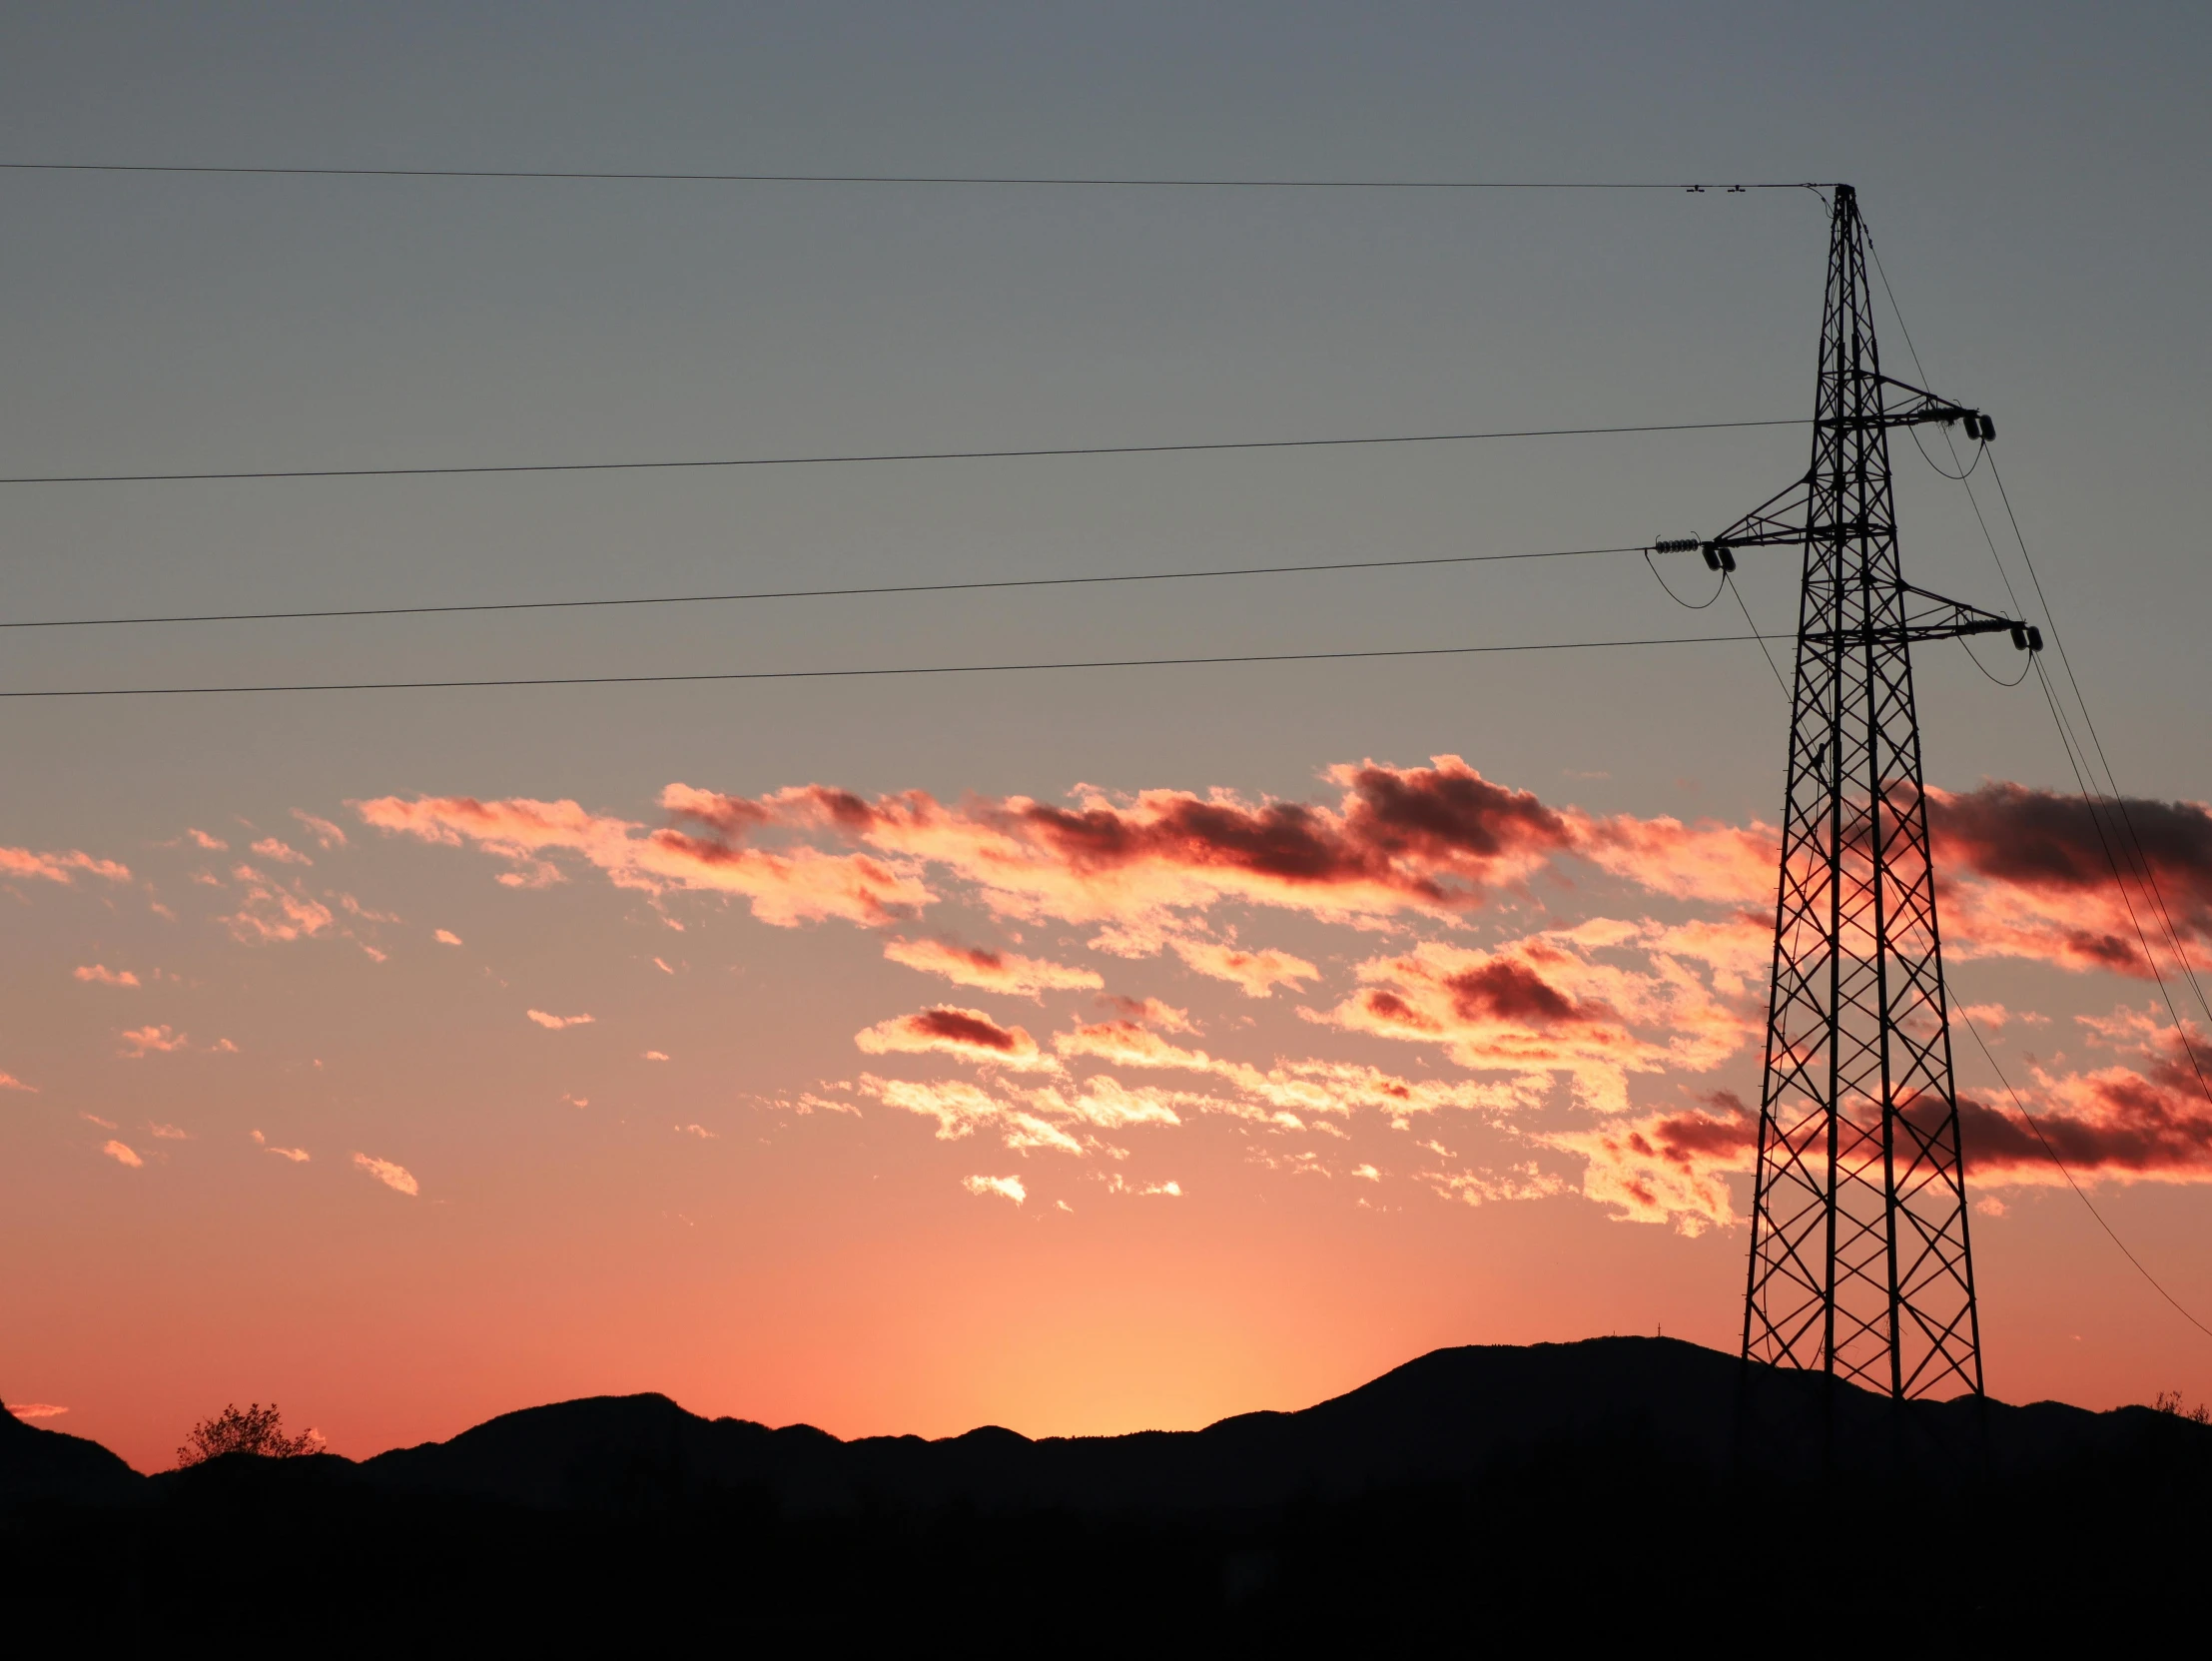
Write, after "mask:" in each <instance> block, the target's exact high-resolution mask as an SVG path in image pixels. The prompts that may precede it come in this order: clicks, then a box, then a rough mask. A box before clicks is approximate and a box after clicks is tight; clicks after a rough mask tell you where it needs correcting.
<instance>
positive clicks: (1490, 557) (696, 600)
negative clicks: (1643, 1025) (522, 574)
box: [0, 548, 1756, 628]
mask: <svg viewBox="0 0 2212 1661" xmlns="http://www.w3.org/2000/svg"><path fill="white" fill-rule="evenodd" d="M1639 551H1641V550H1640V549H1637V548H1547V549H1544V550H1543V551H1541V552H1535V553H1440V554H1430V555H1424V556H1422V557H1419V558H1410V559H1340V560H1332V561H1329V562H1327V563H1324V564H1315V565H1223V566H1217V567H1213V568H1210V569H1205V570H1195V571H1131V572H1127V573H1123V574H1117V575H1102V576H1016V577H991V578H979V579H978V580H975V581H972V582H883V583H872V584H869V585H866V586H861V587H853V588H755V589H750V590H747V591H745V592H741V593H729V594H642V595H618V596H614V597H611V598H606V599H582V600H478V601H472V602H467V603H462V604H455V605H361V606H346V607H335V608H331V609H325V610H313V611H198V612H180V613H177V614H174V615H169V616H144V617H35V618H25V619H22V620H19V621H7V620H0V628H117V627H125V626H129V625H134V624H140V623H275V622H300V621H305V620H308V619H312V618H329V617H437V616H450V615H453V614H455V613H461V612H472V611H582V610H592V609H597V608H600V607H606V606H618V605H704V604H711V603H715V602H721V601H738V600H815V599H843V598H849V597H852V596H856V595H863V594H959V593H970V592H974V591H976V590H979V589H987V588H1074V587H1089V586H1095V585H1098V584H1102V583H1111V582H1184V581H1191V580H1195V579H1199V578H1205V577H1237V576H1289V575H1295V574H1299V573H1303V572H1307V571H1389V570H1406V569H1411V568H1414V567H1416V566H1423V565H1488V564H1497V563H1501V562H1505V561H1510V560H1520V559H1573V558H1577V557H1579V556H1581V555H1584V554H1593V553H1636V552H1639ZM1755 626H1756V625H1755Z"/></svg>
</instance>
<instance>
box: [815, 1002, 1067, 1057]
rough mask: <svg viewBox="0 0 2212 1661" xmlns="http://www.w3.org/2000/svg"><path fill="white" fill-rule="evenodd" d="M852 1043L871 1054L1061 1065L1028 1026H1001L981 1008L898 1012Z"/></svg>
mask: <svg viewBox="0 0 2212 1661" xmlns="http://www.w3.org/2000/svg"><path fill="white" fill-rule="evenodd" d="M853 1042H854V1043H855V1044H857V1045H859V1046H860V1047H861V1049H863V1050H865V1051H867V1052H868V1054H870V1055H872V1056H883V1055H890V1054H893V1053H904V1054H907V1055H927V1054H930V1053H932V1052H935V1053H937V1054H941V1055H949V1056H958V1057H959V1058H960V1059H962V1060H963V1061H971V1062H983V1063H988V1064H990V1065H992V1066H997V1067H1010V1068H1014V1069H1016V1070H1017V1071H1021V1072H1033V1071H1042V1072H1054V1071H1057V1070H1058V1067H1059V1064H1058V1063H1057V1062H1055V1061H1054V1060H1053V1058H1052V1057H1050V1056H1048V1055H1045V1054H1043V1053H1042V1052H1041V1051H1039V1049H1038V1047H1037V1040H1035V1039H1033V1038H1032V1037H1030V1035H1029V1033H1028V1032H1027V1031H1026V1030H1024V1029H1023V1028H1021V1027H1002V1026H1000V1025H999V1023H998V1022H996V1021H994V1020H992V1018H991V1017H990V1016H988V1015H986V1014H984V1012H983V1011H982V1010H971V1009H950V1008H939V1009H927V1010H921V1011H918V1012H917V1013H915V1014H913V1015H901V1016H895V1017H893V1018H892V1019H891V1020H889V1021H879V1022H878V1023H877V1024H876V1025H875V1026H873V1027H869V1028H865V1029H864V1030H862V1031H860V1032H858V1033H855V1034H854V1035H853Z"/></svg>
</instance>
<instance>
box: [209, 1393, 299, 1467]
mask: <svg viewBox="0 0 2212 1661" xmlns="http://www.w3.org/2000/svg"><path fill="white" fill-rule="evenodd" d="M322 1450H323V1432H322V1431H320V1430H318V1429H316V1428H315V1427H314V1426H313V1425H310V1426H309V1427H308V1428H307V1429H306V1430H303V1431H302V1432H301V1433H300V1434H299V1435H297V1436H288V1435H286V1434H285V1421H284V1415H283V1414H281V1413H280V1412H278V1411H277V1404H276V1403H275V1402H274V1401H272V1402H271V1403H270V1404H269V1405H268V1406H266V1407H264V1406H263V1405H262V1404H261V1403H260V1402H258V1401H257V1402H255V1403H254V1404H253V1405H252V1406H251V1407H247V1408H244V1409H241V1408H240V1407H239V1404H238V1403H237V1402H235V1401H234V1402H232V1403H231V1404H230V1405H229V1406H227V1407H225V1408H224V1409H223V1411H221V1412H220V1413H218V1414H216V1415H215V1417H213V1418H204V1419H202V1420H201V1421H200V1422H199V1423H198V1424H196V1425H194V1426H193V1427H192V1435H191V1437H190V1439H188V1440H187V1441H186V1443H185V1445H184V1446H182V1447H180V1448H179V1449H177V1465H178V1468H179V1469H180V1470H181V1469H183V1468H184V1467H185V1466H186V1465H197V1464H200V1463H202V1462H203V1461H205V1460H208V1459H213V1458H216V1457H218V1456H219V1455H221V1454H225V1453H254V1454H259V1455H260V1456H261V1457H262V1458H264V1459H296V1458H298V1457H299V1456H300V1455H301V1454H303V1453H320V1452H321V1451H322Z"/></svg>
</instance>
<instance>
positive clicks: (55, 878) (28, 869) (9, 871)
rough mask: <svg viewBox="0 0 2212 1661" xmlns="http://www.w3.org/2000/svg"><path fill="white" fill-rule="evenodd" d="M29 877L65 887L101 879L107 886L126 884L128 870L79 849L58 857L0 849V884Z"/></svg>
mask: <svg viewBox="0 0 2212 1661" xmlns="http://www.w3.org/2000/svg"><path fill="white" fill-rule="evenodd" d="M11 877H29V878H34V879H36V880H37V881H39V882H53V883H62V884H68V883H73V882H75V881H76V880H77V879H78V878H79V877H101V878H104V879H106V880H107V881H109V882H129V881H130V880H131V871H130V867H129V866H127V865H119V864H117V863H116V862H115V861H114V860H112V859H95V858H94V857H93V856H92V855H90V854H88V853H86V852H84V851H83V850H82V849H78V848H70V849H67V850H66V851H64V852H62V853H58V854H41V853H34V852H32V851H31V850H30V849H29V848H0V881H6V880H7V879H9V878H11Z"/></svg>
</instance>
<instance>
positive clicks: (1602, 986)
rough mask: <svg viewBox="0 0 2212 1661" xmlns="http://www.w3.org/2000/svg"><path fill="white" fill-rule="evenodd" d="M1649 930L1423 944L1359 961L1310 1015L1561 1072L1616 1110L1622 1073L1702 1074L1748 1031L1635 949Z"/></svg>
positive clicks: (1477, 1059)
mask: <svg viewBox="0 0 2212 1661" xmlns="http://www.w3.org/2000/svg"><path fill="white" fill-rule="evenodd" d="M1654 932H1657V931H1656V926H1644V925H1636V924H1617V923H1612V922H1610V921H1609V920H1604V919H1600V920H1596V921H1594V922H1592V923H1586V924H1583V925H1581V926H1579V927H1578V928H1576V929H1573V930H1562V931H1554V932H1551V933H1546V934H1540V935H1531V936H1528V937H1526V938H1524V939H1521V940H1518V941H1513V942H1509V943H1507V944H1506V945H1504V946H1501V947H1500V948H1498V949H1497V950H1495V951H1483V950H1479V949H1474V948H1469V947H1461V946H1450V945H1445V944H1442V943H1440V942H1435V941H1425V942H1423V943H1421V944H1420V945H1418V946H1416V947H1415V948H1414V949H1413V950H1412V951H1410V952H1407V953H1404V954H1401V955H1399V956H1397V957H1391V958H1379V959H1373V960H1370V961H1369V962H1367V963H1363V964H1361V965H1360V966H1359V969H1358V974H1359V978H1360V980H1361V982H1362V983H1364V986H1365V990H1363V991H1361V992H1359V993H1356V994H1354V995H1353V996H1352V997H1350V998H1347V999H1346V1000H1344V1001H1343V1002H1342V1003H1340V1004H1339V1005H1338V1006H1337V1007H1336V1008H1335V1009H1334V1010H1332V1011H1330V1012H1329V1013H1328V1014H1327V1015H1326V1016H1324V1017H1321V1018H1320V1019H1323V1020H1326V1021H1327V1022H1328V1023H1329V1024H1331V1025H1334V1026H1337V1027H1341V1028H1344V1029H1346V1030H1347V1031H1351V1032H1363V1033H1371V1034H1374V1035H1375V1036H1377V1037H1382V1038H1395V1039H1401V1040H1406V1041H1410V1042H1413V1043H1417V1044H1436V1045H1440V1046H1442V1047H1443V1048H1444V1049H1445V1051H1446V1052H1447V1053H1448V1054H1449V1055H1450V1056H1451V1057H1452V1059H1453V1060H1454V1061H1456V1062H1458V1063H1459V1065H1460V1066H1462V1067H1465V1068H1468V1069H1470V1070H1471V1071H1475V1072H1507V1073H1515V1074H1520V1075H1524V1076H1526V1075H1530V1074H1553V1073H1557V1074H1563V1075H1565V1076H1567V1077H1569V1078H1570V1079H1572V1081H1573V1082H1574V1085H1575V1088H1576V1092H1577V1095H1578V1096H1579V1097H1580V1098H1581V1099H1582V1100H1583V1101H1584V1102H1586V1103H1587V1104H1588V1105H1590V1106H1592V1107H1595V1108H1597V1109H1599V1110H1600V1111H1601V1112H1605V1113H1622V1112H1625V1111H1626V1110H1627V1108H1628V1076H1629V1075H1630V1074H1632V1073H1663V1072H1672V1071H1676V1070H1682V1071H1688V1072H1708V1071H1710V1070H1711V1069H1713V1068H1715V1067H1718V1066H1719V1065H1720V1064H1721V1063H1722V1062H1724V1061H1726V1060H1728V1059H1729V1057H1731V1056H1732V1055H1734V1054H1735V1053H1736V1052H1737V1051H1738V1049H1740V1048H1741V1047H1742V1046H1743V1044H1744V1043H1745V1042H1746V1040H1747V1039H1749V1038H1750V1037H1751V1036H1752V1035H1753V1033H1754V1032H1755V1031H1756V1030H1757V1023H1758V1017H1757V1015H1756V1014H1755V1013H1754V1012H1753V1011H1752V1010H1751V1009H1750V1008H1748V1007H1747V1006H1746V1005H1745V1003H1744V1001H1743V1000H1741V999H1738V1000H1735V1001H1731V1000H1729V999H1727V998H1725V997H1723V996H1721V995H1719V994H1717V993H1716V992H1715V991H1714V989H1712V988H1710V987H1709V986H1708V985H1707V984H1706V983H1705V982H1704V981H1702V980H1700V979H1699V977H1698V976H1697V975H1696V974H1695V973H1694V972H1693V970H1692V969H1691V968H1690V967H1689V966H1688V965H1686V964H1685V963H1683V962H1682V961H1680V960H1679V959H1677V958H1675V957H1672V956H1669V955H1665V954H1642V955H1643V961H1644V964H1646V965H1648V967H1639V966H1631V965H1625V964H1622V963H1619V962H1616V961H1611V959H1612V958H1613V957H1615V956H1618V955H1621V954H1622V952H1623V951H1624V949H1626V950H1628V951H1631V952H1634V951H1636V950H1637V949H1638V948H1640V947H1642V946H1643V945H1644V943H1645V940H1646V939H1647V937H1648V936H1649V935H1650V934H1652V933H1654Z"/></svg>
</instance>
